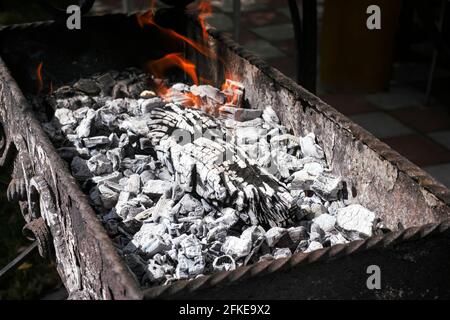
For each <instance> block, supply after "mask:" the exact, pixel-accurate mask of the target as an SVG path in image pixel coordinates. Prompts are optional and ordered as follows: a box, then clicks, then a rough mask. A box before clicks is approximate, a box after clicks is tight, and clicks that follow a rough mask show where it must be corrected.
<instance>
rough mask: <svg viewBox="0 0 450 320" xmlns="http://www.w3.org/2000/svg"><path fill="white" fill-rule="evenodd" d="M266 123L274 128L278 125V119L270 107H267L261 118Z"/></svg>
mask: <svg viewBox="0 0 450 320" xmlns="http://www.w3.org/2000/svg"><path fill="white" fill-rule="evenodd" d="M261 117H262V118H263V119H264V121H265V122H266V123H268V124H269V125H270V126H271V127H276V126H277V125H278V124H279V123H280V119H279V118H278V116H277V114H276V113H275V111H274V110H273V109H272V107H271V106H267V107H266V108H265V109H264V111H263V113H262V116H261Z"/></svg>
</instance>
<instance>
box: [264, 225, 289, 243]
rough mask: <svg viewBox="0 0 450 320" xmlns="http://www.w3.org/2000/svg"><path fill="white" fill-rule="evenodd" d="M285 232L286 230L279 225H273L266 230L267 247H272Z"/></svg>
mask: <svg viewBox="0 0 450 320" xmlns="http://www.w3.org/2000/svg"><path fill="white" fill-rule="evenodd" d="M286 233H287V230H286V229H284V228H280V227H273V228H271V229H269V230H267V232H266V235H265V237H266V242H267V244H268V245H269V247H274V246H275V245H276V244H277V242H278V241H279V240H280V239H281V237H282V236H283V235H284V234H286Z"/></svg>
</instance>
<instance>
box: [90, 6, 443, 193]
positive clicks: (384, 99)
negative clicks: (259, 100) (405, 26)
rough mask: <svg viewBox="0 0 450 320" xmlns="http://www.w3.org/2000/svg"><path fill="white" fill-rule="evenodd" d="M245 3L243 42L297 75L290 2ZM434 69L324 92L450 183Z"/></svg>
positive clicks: (400, 71)
mask: <svg viewBox="0 0 450 320" xmlns="http://www.w3.org/2000/svg"><path fill="white" fill-rule="evenodd" d="M132 2H134V6H133V8H131V9H132V10H133V9H135V10H137V9H142V8H145V6H146V3H148V2H147V1H146V0H142V1H141V0H139V1H132ZM211 2H212V4H213V8H214V14H213V15H212V17H210V18H209V19H208V22H209V23H210V24H211V25H213V26H215V27H216V28H218V29H220V30H222V31H226V32H230V33H232V30H233V20H232V2H233V1H232V0H212V1H211ZM241 2H242V5H241V10H242V12H241V17H240V23H241V33H240V39H239V42H240V43H241V44H243V45H244V46H245V47H247V48H248V49H250V50H252V51H254V52H255V53H257V54H258V55H260V56H261V57H263V58H264V59H266V60H267V62H268V63H269V64H271V65H272V66H274V67H276V68H278V69H279V70H280V71H282V72H283V73H284V74H286V75H287V76H289V77H292V78H295V67H293V66H295V42H294V39H293V35H294V33H293V29H292V25H291V24H290V14H289V9H288V7H287V1H286V0H241ZM319 2H321V1H319ZM114 5H115V9H116V10H121V8H122V4H121V1H120V0H99V1H98V4H97V6H98V8H99V9H102V10H108V8H111V7H114ZM102 6H103V7H102ZM321 9H322V8H321V7H320V8H319V13H320V12H321ZM319 21H320V16H319ZM420 50H421V49H420ZM428 68H429V63H428V62H425V63H420V64H418V63H414V62H409V63H403V64H399V65H395V66H394V72H393V80H392V84H391V88H390V90H389V91H388V92H380V93H376V94H370V95H356V94H327V93H323V92H322V93H321V94H319V96H320V97H321V98H322V99H323V100H324V101H326V102H327V103H329V104H330V105H332V106H333V107H335V108H336V109H337V110H339V111H340V112H342V113H343V114H344V115H346V116H348V117H349V118H350V119H352V120H353V121H355V122H356V123H358V124H360V125H361V126H362V127H364V128H365V129H366V130H368V131H370V132H372V133H373V134H374V135H375V136H377V137H378V138H379V139H381V140H382V141H384V142H386V143H387V144H389V145H390V146H391V147H392V148H394V149H395V150H397V151H398V152H399V153H401V154H402V155H404V156H405V157H406V158H408V159H409V160H411V161H412V162H414V163H416V164H417V165H419V166H421V167H423V168H424V169H425V170H427V171H428V172H429V173H431V174H432V175H434V176H435V177H436V178H437V179H438V180H440V181H441V182H442V183H444V184H446V185H447V186H449V187H450V93H449V92H448V90H447V89H446V84H448V83H450V72H448V71H445V70H438V72H437V73H436V77H437V78H438V80H442V81H438V80H437V81H436V84H435V92H434V98H436V99H437V100H436V99H434V100H433V103H432V106H430V107H427V106H425V97H424V93H423V92H424V87H425V85H424V82H423V81H424V79H426V76H427V72H428ZM319 87H320V84H319ZM447 87H448V86H447Z"/></svg>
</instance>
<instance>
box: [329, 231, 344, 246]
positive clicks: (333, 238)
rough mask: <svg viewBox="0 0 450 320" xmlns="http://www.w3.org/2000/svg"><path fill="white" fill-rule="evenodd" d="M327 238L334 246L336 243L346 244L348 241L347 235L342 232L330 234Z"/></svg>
mask: <svg viewBox="0 0 450 320" xmlns="http://www.w3.org/2000/svg"><path fill="white" fill-rule="evenodd" d="M327 240H329V241H330V244H331V245H332V246H334V245H336V244H345V243H348V240H347V239H345V237H344V236H343V235H342V234H341V233H339V232H338V233H336V234H330V235H329V236H328V237H327Z"/></svg>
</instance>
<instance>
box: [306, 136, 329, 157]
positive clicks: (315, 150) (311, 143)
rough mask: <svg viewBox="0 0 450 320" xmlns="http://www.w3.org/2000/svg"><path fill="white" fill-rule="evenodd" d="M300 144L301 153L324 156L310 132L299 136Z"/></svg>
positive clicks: (309, 155)
mask: <svg viewBox="0 0 450 320" xmlns="http://www.w3.org/2000/svg"><path fill="white" fill-rule="evenodd" d="M300 146H301V148H302V153H303V155H304V156H306V157H313V158H316V159H323V158H324V156H325V155H324V153H323V150H322V148H321V147H320V146H319V145H318V144H316V136H315V135H314V133H312V132H311V133H308V134H307V135H306V136H305V137H300Z"/></svg>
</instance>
